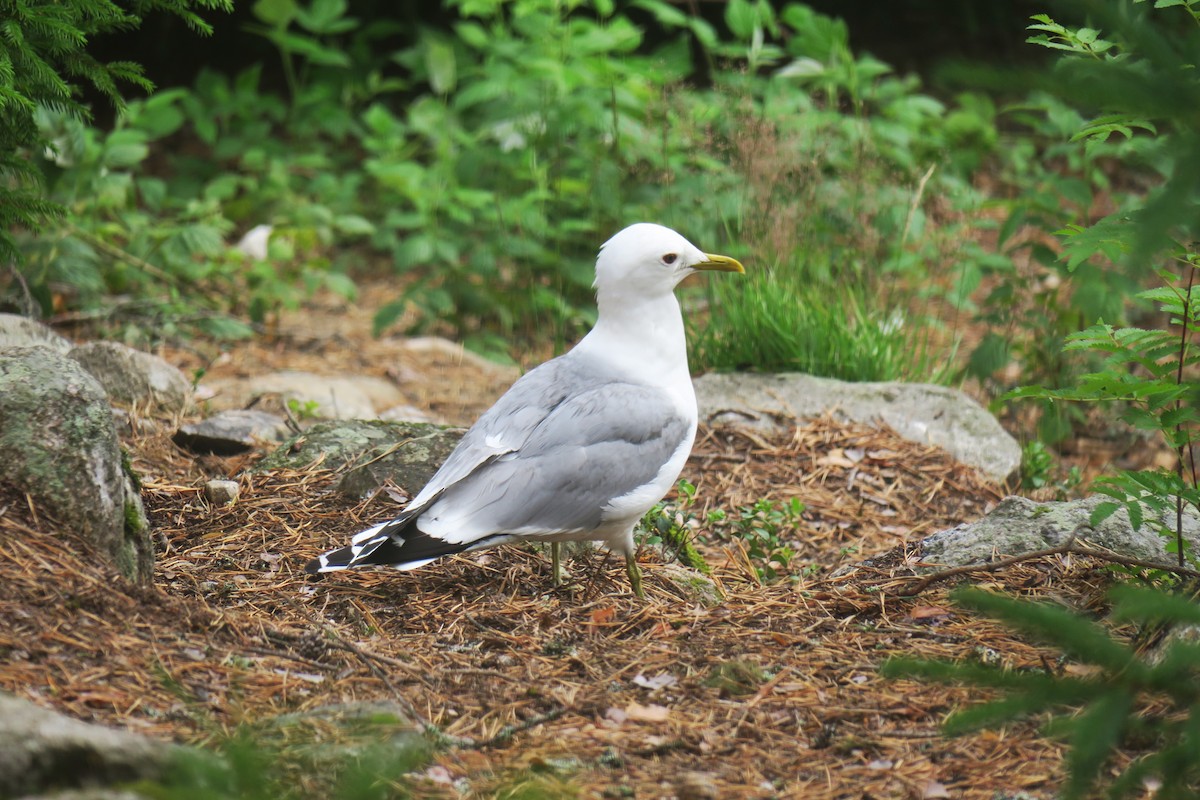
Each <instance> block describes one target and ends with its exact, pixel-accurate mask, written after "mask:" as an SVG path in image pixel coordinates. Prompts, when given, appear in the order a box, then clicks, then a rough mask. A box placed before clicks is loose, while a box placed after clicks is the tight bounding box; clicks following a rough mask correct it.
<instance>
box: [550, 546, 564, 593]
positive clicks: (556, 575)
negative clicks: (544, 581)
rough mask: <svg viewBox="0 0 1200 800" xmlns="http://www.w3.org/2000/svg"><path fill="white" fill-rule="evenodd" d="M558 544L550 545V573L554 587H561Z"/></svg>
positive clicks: (560, 555)
mask: <svg viewBox="0 0 1200 800" xmlns="http://www.w3.org/2000/svg"><path fill="white" fill-rule="evenodd" d="M560 547H561V545H559V543H558V542H551V543H550V572H551V574H552V575H553V581H554V586H555V587H559V586H562V562H561V557H562V554H561V553H560V552H559V548H560Z"/></svg>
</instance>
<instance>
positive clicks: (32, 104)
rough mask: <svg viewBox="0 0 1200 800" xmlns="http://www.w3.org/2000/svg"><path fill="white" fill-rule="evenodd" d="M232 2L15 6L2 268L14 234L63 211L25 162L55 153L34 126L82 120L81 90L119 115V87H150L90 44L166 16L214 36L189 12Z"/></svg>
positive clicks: (42, 1)
mask: <svg viewBox="0 0 1200 800" xmlns="http://www.w3.org/2000/svg"><path fill="white" fill-rule="evenodd" d="M232 7H233V6H232V3H231V2H230V0H143V1H142V2H139V3H136V4H134V5H133V7H132V8H128V9H127V8H122V7H120V6H117V5H115V4H113V3H109V2H105V0H76V2H70V3H61V2H47V1H46V0H14V2H11V3H7V4H6V6H5V9H4V17H5V19H4V21H3V22H2V23H0V26H2V28H3V35H0V112H2V113H0V261H10V260H18V259H19V257H20V254H19V251H18V249H17V247H16V244H15V242H14V240H13V238H12V233H11V231H12V228H13V227H14V226H22V227H25V228H29V229H32V230H38V229H39V228H40V227H41V226H42V225H43V224H45V223H46V222H47V220H48V219H49V218H51V217H54V216H58V215H60V214H61V213H62V209H61V208H60V207H59V206H57V205H56V204H54V203H53V202H51V201H49V200H47V199H46V198H45V196H44V195H43V193H42V189H41V180H40V179H41V176H40V174H39V172H38V170H37V166H36V162H33V161H31V160H30V155H31V154H32V153H36V152H38V151H40V150H43V149H46V148H51V149H52V148H54V147H55V140H54V139H52V138H48V137H46V136H45V135H44V131H43V129H42V127H40V126H39V125H38V124H37V117H38V115H40V114H46V113H50V114H55V115H58V116H66V117H71V118H74V119H77V120H82V119H87V118H88V116H89V113H88V110H87V109H86V108H85V107H84V106H83V105H82V104H81V103H80V102H79V99H78V88H79V84H80V83H86V84H88V85H90V86H91V87H92V88H94V89H95V90H96V91H98V92H99V93H100V94H101V95H103V96H104V97H106V98H108V99H109V100H110V101H112V102H113V103H114V104H115V105H116V106H117V107H118V108H120V107H122V106H123V105H124V101H123V99H122V96H121V93H120V88H119V86H120V84H122V83H125V84H131V85H133V86H136V87H139V88H142V89H147V90H149V89H150V88H152V86H153V84H152V83H151V82H150V81H149V80H148V79H147V78H146V76H145V75H144V74H143V73H142V69H141V67H140V66H138V65H137V64H134V63H132V62H129V61H113V62H109V63H102V62H100V61H98V60H97V59H96V58H94V57H93V56H92V55H90V54H89V53H88V52H87V50H86V49H85V48H86V46H87V42H88V40H89V39H90V38H91V37H94V36H97V35H99V34H103V33H107V32H110V31H114V30H122V29H128V28H133V27H137V26H138V25H140V24H141V22H142V19H143V17H144V15H146V14H148V13H150V12H152V11H166V12H169V13H172V14H176V15H178V16H180V17H181V18H183V19H184V20H186V21H187V23H188V25H189V26H191V28H192V29H193V30H196V31H198V32H201V33H209V32H211V28H210V27H209V25H208V23H207V22H205V21H204V19H203V18H202V17H201V16H200V15H199V14H197V13H196V12H195V11H193V9H201V10H205V11H209V10H221V11H229V10H231V9H232Z"/></svg>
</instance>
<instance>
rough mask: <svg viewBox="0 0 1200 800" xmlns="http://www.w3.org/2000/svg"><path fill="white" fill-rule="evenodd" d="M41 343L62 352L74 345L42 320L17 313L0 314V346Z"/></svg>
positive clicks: (33, 345)
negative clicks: (35, 320) (41, 321)
mask: <svg viewBox="0 0 1200 800" xmlns="http://www.w3.org/2000/svg"><path fill="white" fill-rule="evenodd" d="M39 345H40V346H42V347H49V348H50V349H51V350H57V351H58V352H60V353H67V352H69V351H70V349H71V348H72V347H73V345H72V344H71V342H70V341H68V340H67V339H65V338H63V337H62V336H59V335H58V334H57V333H55V332H54V331H52V330H50V329H49V328H47V327H46V326H45V325H43V324H41V323H40V322H34V321H33V320H31V319H29V318H27V317H21V316H17V315H16V314H0V348H4V347H37V346H39Z"/></svg>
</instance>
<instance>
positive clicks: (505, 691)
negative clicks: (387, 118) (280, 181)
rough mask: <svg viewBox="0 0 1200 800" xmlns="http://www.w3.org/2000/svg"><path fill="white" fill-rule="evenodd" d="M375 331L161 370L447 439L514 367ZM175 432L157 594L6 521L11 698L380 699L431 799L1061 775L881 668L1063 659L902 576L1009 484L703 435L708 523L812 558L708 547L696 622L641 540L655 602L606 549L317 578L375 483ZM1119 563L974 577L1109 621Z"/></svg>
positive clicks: (3, 679) (159, 490)
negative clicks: (245, 386) (397, 715)
mask: <svg viewBox="0 0 1200 800" xmlns="http://www.w3.org/2000/svg"><path fill="white" fill-rule="evenodd" d="M369 319H370V313H369V303H363V304H360V306H345V305H339V304H337V303H333V302H328V303H326V304H324V305H321V304H317V305H315V306H314V307H313V308H311V309H308V310H307V311H305V312H303V313H300V314H297V315H293V316H292V317H290V318H289V320H285V324H284V325H281V326H280V329H279V330H278V331H277V332H276V335H275V337H274V339H272V340H271V341H265V340H260V341H255V342H249V343H246V344H243V345H238V346H235V347H232V348H229V349H228V352H227V353H225V354H224V355H221V356H220V357H219V358H217V357H215V356H216V353H215V351H214V352H209V351H206V350H205V349H204V348H203V347H195V348H193V349H192V350H190V351H183V350H177V351H168V352H167V353H165V355H166V356H167V357H168V358H169V359H170V360H172V361H173V362H174V363H176V364H178V365H179V366H180V367H182V368H184V369H185V371H187V370H188V369H195V368H197V367H200V366H205V367H206V368H208V369H209V372H210V374H211V375H213V376H217V377H221V376H230V375H236V374H248V373H251V372H254V371H265V370H269V369H278V368H283V367H291V368H300V369H312V370H314V371H319V370H320V368H321V367H322V366H324V367H325V368H326V370H327V371H328V369H329V366H330V365H336V366H337V370H336V371H339V372H347V371H351V372H353V371H359V372H361V373H363V374H377V375H382V376H391V377H392V378H393V379H396V380H398V381H401V383H402V388H405V387H407V388H405V391H406V392H407V393H408V394H409V395H410V396H409V400H410V401H411V402H412V403H413V404H414V405H417V406H418V407H422V408H426V409H430V410H431V411H433V412H434V413H436V414H437V415H439V416H441V417H442V418H445V419H447V420H449V421H451V422H454V423H459V424H463V423H469V422H470V421H471V420H472V419H473V418H474V416H475V415H477V414H478V413H479V412H480V411H481V410H483V409H484V408H486V407H487V406H488V405H489V404H490V403H491V402H492V401H493V400H494V399H495V397H496V396H498V394H499V393H500V392H501V391H503V389H504V388H505V387H506V385H507V383H508V381H509V380H510V379H511V375H510V374H507V373H505V372H504V371H503V370H492V369H489V368H485V367H483V366H481V365H479V364H477V363H474V362H473V361H472V360H471V359H460V360H458V361H457V362H455V363H447V362H446V361H445V358H446V356H445V354H444V353H442V354H441V355H438V356H436V357H435V356H427V357H423V358H425V360H424V361H421V360H420V358H422V357H418V356H414V355H413V354H412V353H411V352H408V351H404V353H405V354H404V355H401V351H400V350H398V349H397V347H396V344H395V342H394V340H389V339H386V338H385V339H373V338H371V337H370V336H369V324H368V321H369ZM401 359H407V360H408V363H400V360H401ZM414 359H416V360H414ZM438 359H442V360H440V361H439V360H438ZM397 370H399V372H397ZM398 375H400V376H402V377H403V380H401V378H400V377H397V376H398ZM172 430H173V428H172V427H170V426H164V425H157V426H152V425H147V426H145V427H144V428H143V429H140V430H139V431H137V432H136V433H135V434H134V435H132V436H130V437H128V438H127V440H126V442H125V444H126V446H127V447H128V448H129V450H130V452H131V455H132V461H133V465H134V467H135V469H136V470H137V471H138V472H139V473H140V475H141V476H142V481H143V494H144V499H145V501H146V505H147V510H148V513H149V518H150V522H151V524H152V527H153V532H154V537H155V539H156V542H157V544H158V552H157V563H156V567H155V577H154V581H153V584H152V585H150V586H145V587H138V586H133V585H129V584H127V583H124V582H123V581H121V580H120V579H119V578H117V577H116V576H115V575H114V574H113V573H112V571H111V570H110V569H109V568H107V567H106V566H105V565H103V564H101V563H97V561H96V559H94V558H92V557H90V555H89V554H88V553H87V552H86V551H85V550H83V549H82V548H81V547H80V546H79V545H78V544H77V543H75V542H73V541H71V540H70V539H67V538H64V537H59V536H53V535H49V534H50V533H51V532H52V531H53V523H52V522H50V521H48V520H46V519H45V518H44V517H42V516H39V515H38V514H37V513H36V512H35V511H32V510H29V509H22V508H19V507H18V508H11V507H10V508H9V509H8V513H4V514H0V655H2V656H3V657H0V688H3V689H4V690H7V691H11V692H14V693H16V694H17V695H19V696H24V697H30V698H33V699H35V700H37V701H38V702H40V703H42V704H46V705H50V706H53V707H55V708H58V709H60V710H63V711H65V712H67V713H69V714H71V715H72V716H75V717H79V718H81V719H86V720H94V721H98V722H103V723H108V724H114V725H119V726H123V727H127V728H130V729H132V730H135V731H141V732H144V733H147V734H149V735H153V736H158V737H163V738H171V739H175V740H179V741H211V740H212V739H213V738H214V737H216V736H218V735H220V733H221V732H227V731H231V730H233V729H234V728H236V727H237V726H238V725H239V724H240V723H245V722H247V721H255V720H262V719H266V718H268V717H272V716H275V715H279V714H284V713H289V712H296V711H303V710H307V709H315V708H319V707H322V706H326V705H329V704H332V703H345V702H355V701H382V700H387V701H392V702H396V703H399V704H400V705H401V706H403V707H405V708H407V709H409V710H410V712H411V713H412V714H413V715H414V716H416V717H418V718H420V719H421V720H423V721H425V722H427V723H430V724H432V725H434V726H437V727H438V728H439V729H440V730H441V731H442V733H444V734H445V735H446V736H447V737H453V738H454V739H455V741H456V743H455V744H453V745H447V746H444V747H442V748H440V749H438V750H437V751H436V752H435V754H434V756H433V763H432V765H431V766H426V767H423V768H422V769H421V771H419V772H418V773H415V774H413V775H411V776H409V777H408V778H407V779H406V780H405V782H404V783H405V785H406V786H407V789H408V790H409V791H411V792H412V793H413V794H414V795H416V796H419V797H439V798H440V797H446V798H452V797H462V796H468V797H480V798H484V797H493V796H513V797H515V796H530V797H532V796H543V797H569V796H581V797H638V798H659V797H663V798H667V797H680V798H707V797H720V798H740V797H802V798H813V799H814V800H821V799H823V798H831V799H832V798H918V799H922V800H923V799H925V798H930V799H932V798H944V797H952V798H979V799H980V800H982V799H983V798H987V799H988V800H992V799H993V798H1018V797H1023V798H1049V797H1052V796H1053V795H1054V793H1055V789H1056V787H1057V786H1058V784H1059V782H1060V779H1061V776H1062V774H1063V773H1062V766H1061V759H1062V749H1061V747H1060V746H1059V745H1058V744H1056V743H1054V742H1052V741H1050V740H1047V739H1045V738H1043V737H1042V736H1040V735H1039V734H1038V730H1037V723H1036V721H1031V722H1029V723H1023V724H1018V725H1012V726H1008V727H1006V728H1004V729H1002V730H998V731H985V732H980V733H976V734H972V735H967V736H962V737H959V738H953V739H949V738H945V737H943V736H942V735H941V733H940V731H939V725H940V723H941V722H942V720H943V719H944V718H945V716H946V715H947V714H948V713H949V712H951V711H954V710H956V709H961V708H963V707H965V706H968V705H970V704H972V703H975V702H978V701H980V700H981V699H983V695H982V694H981V692H980V690H978V689H973V688H966V687H958V686H941V685H934V684H927V683H918V682H910V681H903V680H889V679H885V678H883V677H881V676H880V674H879V667H880V665H881V664H882V663H883V662H884V661H885V660H886V659H888V658H891V657H894V656H917V657H930V658H944V659H952V660H983V661H987V662H990V663H997V664H1003V665H1005V666H1009V667H1012V668H1014V669H1025V668H1031V669H1043V668H1045V667H1046V666H1047V665H1053V664H1055V663H1057V661H1056V660H1057V659H1058V653H1056V652H1055V651H1053V650H1047V649H1044V648H1040V647H1036V646H1033V645H1031V644H1030V643H1028V642H1026V641H1023V640H1021V639H1020V638H1017V637H1016V636H1014V635H1013V634H1012V633H1011V632H1009V631H1008V630H1007V629H1005V628H1004V627H1002V626H1000V625H999V624H996V623H993V622H991V621H989V620H986V619H982V618H979V617H977V616H974V615H972V614H970V613H969V612H966V611H963V610H959V609H956V608H955V607H954V606H953V605H952V604H951V603H950V602H949V601H948V599H947V596H946V592H947V589H948V587H947V586H944V585H934V586H931V587H929V588H928V589H926V590H924V591H923V592H921V593H919V594H918V595H916V596H914V597H904V596H901V593H902V592H903V590H904V589H905V588H906V587H909V586H911V585H912V582H913V581H912V579H911V577H910V576H911V574H912V573H911V569H910V566H911V560H910V559H909V558H908V557H907V555H906V553H907V551H906V547H907V545H909V544H912V543H915V542H916V541H918V540H920V539H921V538H923V537H924V536H926V535H928V534H930V533H933V532H934V531H937V530H940V529H943V528H946V527H950V526H953V525H955V524H957V523H959V522H963V521H969V520H973V519H977V518H978V517H980V516H982V515H983V514H984V513H985V512H986V511H987V510H988V509H989V508H990V507H991V506H992V505H993V504H994V503H995V502H997V501H998V500H999V499H1000V498H1001V497H1002V496H1003V494H1004V490H1003V489H1002V487H999V486H996V485H995V484H993V483H990V482H988V481H987V480H985V479H983V478H982V477H980V476H979V475H978V474H976V473H975V472H974V471H973V470H971V469H970V468H968V467H966V466H964V465H961V464H959V463H957V462H955V461H954V460H953V459H952V458H951V457H950V456H948V455H947V454H946V453H944V452H943V451H941V450H938V449H936V448H933V447H929V446H925V445H919V444H914V443H912V442H907V441H905V440H903V439H900V438H899V437H898V436H896V435H895V434H894V433H892V432H890V431H887V430H877V429H873V428H866V427H859V426H845V425H840V424H837V423H834V422H833V421H831V420H815V421H812V422H808V423H804V424H803V425H801V426H800V427H799V428H797V429H796V430H795V431H794V432H793V433H791V434H789V435H787V436H783V437H780V438H776V439H763V438H759V437H753V436H747V435H743V434H736V433H731V432H728V431H723V430H702V431H701V433H700V436H699V437H698V440H697V445H696V448H695V451H694V452H693V455H692V457H691V459H690V461H689V462H688V465H687V467H686V469H685V471H684V477H686V478H688V479H689V480H690V481H692V482H693V483H695V484H696V486H697V487H698V491H697V506H696V508H697V513H700V514H702V513H703V511H704V510H705V509H707V508H711V507H721V508H724V509H726V510H728V511H731V512H732V511H735V510H736V509H738V508H740V507H743V506H749V505H753V504H754V503H755V502H756V501H758V500H761V499H769V500H773V501H777V502H784V501H787V500H790V499H791V498H793V497H796V498H799V499H800V500H801V501H802V502H803V503H804V504H805V506H806V510H805V511H804V513H803V515H802V521H801V523H800V525H799V526H798V527H797V529H796V531H795V532H794V534H785V536H784V537H783V538H785V539H791V540H794V542H795V548H796V550H797V552H796V554H795V556H794V557H793V561H792V564H793V566H796V567H799V566H803V567H805V569H804V570H803V571H802V574H801V575H800V576H798V577H797V578H796V579H795V580H786V579H785V580H780V581H775V582H767V583H763V582H760V581H759V579H758V578H757V577H756V575H755V573H754V571H753V569H752V567H751V566H750V565H749V564H748V562H747V559H746V557H745V555H744V551H742V550H741V549H740V548H738V547H737V546H735V545H734V544H732V543H730V542H722V541H719V540H718V541H707V540H706V539H705V538H704V537H703V534H704V531H703V529H701V539H700V550H701V552H702V553H703V554H704V555H705V556H706V558H707V560H708V562H709V564H710V565H711V566H712V568H713V578H714V581H715V582H716V583H717V584H718V586H719V587H720V588H721V589H722V590H723V591H724V599H723V600H722V601H721V602H719V603H717V604H715V605H712V606H708V607H706V606H704V605H701V604H698V603H696V602H693V601H691V600H689V599H688V598H687V596H686V594H685V593H684V592H682V591H681V590H680V589H679V588H678V587H677V586H676V585H675V584H674V583H672V582H671V580H669V577H668V573H669V571H670V569H671V567H670V566H669V565H666V564H664V563H663V560H662V558H661V556H660V555H659V554H658V553H657V552H654V551H650V550H647V551H646V552H644V553H643V554H642V557H641V566H642V569H643V572H644V580H645V585H646V595H647V596H646V599H645V600H644V601H642V600H638V599H637V598H636V597H634V596H633V595H632V594H631V593H630V592H629V589H628V586H627V583H626V581H625V577H624V569H623V565H622V564H620V563H618V562H619V559H615V558H614V559H610V560H607V561H606V560H605V559H604V557H603V554H602V553H596V552H591V553H582V554H579V555H576V556H574V557H573V558H572V559H570V560H569V561H568V564H567V566H568V569H569V570H570V571H571V573H572V575H573V580H571V581H569V582H568V583H567V584H566V585H565V586H563V587H562V588H560V589H554V588H553V587H552V586H551V581H550V574H549V572H550V570H549V559H548V556H547V554H545V553H543V552H540V551H539V550H536V549H534V548H530V547H503V548H499V549H496V550H491V551H486V552H483V553H480V554H474V555H470V556H468V557H455V558H452V559H447V560H444V561H442V562H438V563H436V564H434V565H430V566H429V567H426V568H422V569H420V570H416V571H413V572H404V573H398V572H393V571H359V572H353V573H340V574H337V575H334V576H331V577H326V578H324V579H319V580H318V579H313V578H311V577H309V576H307V575H305V574H304V573H303V570H302V567H303V565H304V563H305V562H306V561H307V560H308V559H309V558H311V557H312V556H314V555H316V554H317V553H318V552H321V551H322V550H324V549H327V548H328V547H330V546H333V545H335V544H338V543H341V542H342V541H343V540H344V539H345V538H346V537H347V536H348V535H349V534H351V533H353V532H355V531H357V530H359V529H360V528H362V527H365V526H367V525H369V524H372V523H375V522H378V521H381V520H384V519H387V518H388V517H389V516H390V515H392V514H394V513H395V511H396V509H397V506H396V504H395V502H394V500H393V499H392V498H391V497H390V496H389V494H388V493H379V494H378V495H376V496H374V497H372V498H370V499H368V500H364V501H357V502H356V501H353V500H349V499H346V498H345V497H343V496H341V495H338V494H337V493H335V492H333V491H331V489H330V487H331V485H332V482H333V479H334V475H333V474H332V473H330V472H329V471H327V470H322V469H320V468H313V469H309V470H303V471H298V472H273V473H262V474H248V473H246V472H245V471H244V470H245V468H246V467H248V466H250V465H251V464H252V463H253V461H254V460H256V458H257V457H258V456H257V455H252V456H240V457H232V458H218V457H201V458H197V457H195V456H193V455H191V454H188V453H186V452H184V451H182V450H180V449H179V448H177V447H176V446H175V445H173V444H172V443H171V441H170V433H171V432H172ZM217 476H222V477H223V476H230V477H233V478H234V479H236V480H238V481H239V483H240V484H241V496H240V498H239V500H238V501H237V502H236V503H234V504H232V505H229V506H223V507H213V506H210V505H209V504H208V503H207V502H206V501H205V500H204V498H203V494H202V492H201V487H202V486H203V484H204V482H205V481H206V480H208V479H209V478H211V477H217ZM400 488H401V489H403V490H407V491H409V492H412V491H416V490H417V489H418V488H419V487H400ZM878 556H882V558H879V559H877V560H876V561H875V562H874V563H875V564H876V566H872V567H861V566H860V567H857V568H852V569H843V568H846V567H850V566H852V565H854V564H856V563H857V562H860V561H862V560H863V559H864V558H867V557H878ZM839 569H840V571H839ZM1106 574H1107V573H1106V571H1105V570H1104V569H1103V568H1102V567H1101V566H1100V565H1096V564H1091V563H1088V562H1087V561H1086V560H1081V559H1079V558H1048V559H1043V560H1041V561H1033V562H1027V563H1023V564H1019V565H1016V566H1013V567H1010V568H1008V569H1006V570H1003V571H1000V572H996V573H989V574H987V575H986V576H983V577H982V578H980V577H978V576H977V577H976V580H977V581H981V582H984V583H986V584H987V585H990V586H993V587H995V588H996V589H999V590H1003V591H1006V592H1009V593H1011V594H1014V595H1020V596H1026V597H1044V598H1052V599H1053V600H1055V601H1057V602H1062V603H1066V604H1069V605H1071V606H1074V607H1080V608H1096V607H1098V606H1099V605H1101V604H1102V603H1103V599H1102V598H1103V592H1104V588H1105V586H1106V578H1105V576H1106ZM317 779H318V776H312V775H308V776H304V775H302V776H298V778H297V780H298V781H299V782H300V783H301V784H304V783H305V782H307V781H316V780H317ZM522 792H524V793H522ZM506 793H507V794H506ZM1022 793H1024V794H1022Z"/></svg>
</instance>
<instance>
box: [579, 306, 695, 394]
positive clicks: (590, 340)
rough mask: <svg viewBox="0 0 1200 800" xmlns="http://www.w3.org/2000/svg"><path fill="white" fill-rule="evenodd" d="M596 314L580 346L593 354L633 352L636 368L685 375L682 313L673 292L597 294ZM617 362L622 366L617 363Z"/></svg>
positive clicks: (664, 375) (665, 375) (686, 371)
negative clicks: (596, 317) (597, 312)
mask: <svg viewBox="0 0 1200 800" xmlns="http://www.w3.org/2000/svg"><path fill="white" fill-rule="evenodd" d="M597 306H598V308H599V317H598V319H597V321H596V327H594V328H593V329H592V331H591V333H589V334H588V335H587V336H586V337H584V340H583V341H582V342H580V345H579V346H580V347H585V348H587V349H591V350H593V352H594V353H595V354H596V355H599V356H601V357H604V356H605V355H606V354H613V353H624V354H633V355H634V356H635V357H636V359H637V364H636V365H634V366H636V369H637V371H638V372H640V373H643V374H654V375H661V376H663V378H664V379H666V378H668V377H678V376H679V374H682V375H685V376H686V375H688V374H689V373H688V366H687V341H686V340H685V338H684V334H683V314H682V313H680V310H679V301H678V300H676V299H675V295H673V294H668V295H660V296H658V297H654V298H646V297H638V298H630V297H626V296H623V297H619V298H614V297H607V296H605V295H604V294H601V295H599V296H598V297H597ZM617 366H623V365H620V364H618V365H617Z"/></svg>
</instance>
